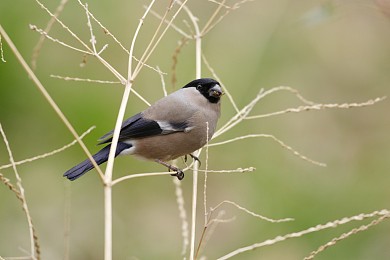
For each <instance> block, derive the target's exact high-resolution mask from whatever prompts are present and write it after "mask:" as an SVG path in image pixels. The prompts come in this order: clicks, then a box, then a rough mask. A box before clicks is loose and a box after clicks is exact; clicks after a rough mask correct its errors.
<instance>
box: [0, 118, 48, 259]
mask: <svg viewBox="0 0 390 260" xmlns="http://www.w3.org/2000/svg"><path fill="white" fill-rule="evenodd" d="M0 133H1V135H2V137H3V140H4V143H5V146H6V148H7V152H8V155H9V160H10V162H11V164H12V168H13V170H14V173H15V177H16V186H18V189H19V193H15V194H16V195H17V197H18V199H19V200H20V201H21V202H22V208H23V211H24V212H25V214H26V218H27V223H28V228H29V231H30V250H31V251H30V254H31V257H32V258H33V259H40V254H41V252H40V246H39V242H38V236H37V233H36V231H35V228H34V225H33V222H32V218H31V214H30V211H29V209H28V205H27V201H26V195H25V193H24V188H23V185H22V179H21V178H20V175H19V173H18V170H17V169H16V165H15V160H14V157H13V155H12V151H11V147H10V145H9V143H8V140H7V136H6V135H5V133H4V130H3V127H2V126H1V124H0ZM6 185H7V184H6ZM7 186H8V187H10V185H7ZM10 188H11V187H10ZM11 190H13V189H12V188H11ZM18 194H19V196H18Z"/></svg>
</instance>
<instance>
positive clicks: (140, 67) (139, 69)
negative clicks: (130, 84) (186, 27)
mask: <svg viewBox="0 0 390 260" xmlns="http://www.w3.org/2000/svg"><path fill="white" fill-rule="evenodd" d="M187 1H188V0H185V1H184V2H183V3H182V4H181V5H180V6H179V9H178V10H177V11H176V13H175V14H174V15H173V16H172V18H171V20H170V22H169V23H168V25H167V27H165V29H164V31H163V32H162V33H161V34H160V37H159V38H158V39H157V40H156V42H155V44H154V45H153V47H151V49H150V51H149V53H148V54H147V55H145V57H144V58H141V59H140V62H139V63H138V64H137V67H136V68H135V69H134V75H133V78H135V77H136V76H137V75H138V73H139V72H140V71H141V69H142V67H143V64H144V63H145V62H147V60H148V59H149V57H150V55H152V53H153V52H154V50H155V49H156V47H157V45H158V44H159V43H160V41H161V39H162V38H163V37H164V35H165V33H166V32H167V31H168V29H169V28H170V26H171V24H172V22H173V21H174V20H175V19H176V16H177V15H178V14H179V13H180V11H181V9H182V8H183V6H184V5H185V4H186V3H187ZM173 3H174V2H173V0H171V4H170V5H172V4H173ZM169 10H170V8H168V9H167V12H169ZM163 18H164V19H165V15H164V17H163ZM160 24H161V23H160ZM153 38H154V37H153ZM151 42H152V41H151ZM144 54H146V51H145V52H144ZM142 56H144V55H142Z"/></svg>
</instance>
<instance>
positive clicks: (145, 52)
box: [129, 0, 173, 78]
mask: <svg viewBox="0 0 390 260" xmlns="http://www.w3.org/2000/svg"><path fill="white" fill-rule="evenodd" d="M153 3H154V1H152V3H151V4H150V5H149V6H148V8H146V11H145V14H147V13H149V11H150V9H151V7H152V5H153ZM172 6H173V0H170V2H169V4H168V7H167V10H166V11H165V14H164V16H163V17H162V18H161V20H160V24H159V25H158V27H157V29H156V31H155V32H154V34H153V36H152V39H151V40H150V42H149V44H148V46H147V47H146V49H145V51H144V53H143V54H142V56H141V58H140V59H139V62H138V64H137V66H136V67H135V69H134V76H133V78H135V77H136V75H137V74H138V73H139V70H141V68H142V66H143V63H145V62H146V60H147V59H148V52H149V50H150V48H151V46H152V45H153V42H154V40H155V38H156V37H157V34H158V33H159V31H160V28H161V26H162V24H163V23H164V20H165V17H166V16H167V15H168V13H169V11H170V10H171V8H172ZM144 19H145V15H144V16H143V17H142V18H141V20H140V23H139V27H138V28H140V26H141V25H142V24H143V22H144ZM171 22H172V21H171ZM138 31H139V30H137V31H136V34H135V36H134V37H133V41H132V43H131V45H132V47H131V48H130V50H131V49H132V48H133V47H134V40H135V39H136V36H137V34H138ZM152 52H153V50H151V51H150V53H152ZM130 55H132V53H131V51H130ZM130 65H131V64H130ZM129 68H132V67H131V66H129Z"/></svg>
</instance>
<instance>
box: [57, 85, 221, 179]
mask: <svg viewBox="0 0 390 260" xmlns="http://www.w3.org/2000/svg"><path fill="white" fill-rule="evenodd" d="M222 95H223V91H222V88H221V85H220V83H219V82H218V81H216V80H214V79H212V78H200V79H195V80H193V81H191V82H189V83H188V84H186V85H185V86H184V87H182V88H180V89H178V90H177V91H175V92H173V93H171V94H169V95H167V96H165V97H163V98H161V99H160V100H158V101H157V102H156V103H154V104H153V105H151V106H149V107H148V108H147V109H146V110H144V111H143V112H140V113H138V114H136V115H134V116H132V117H130V118H128V119H126V120H125V121H124V122H123V123H122V126H121V130H120V134H119V140H118V144H117V148H116V151H115V157H117V156H120V155H133V156H135V157H137V158H140V159H146V160H150V161H154V162H157V163H159V164H161V165H164V166H165V167H167V168H168V169H169V170H172V171H173V172H175V173H174V174H172V176H176V177H177V178H178V179H179V180H182V179H183V178H184V173H183V171H182V170H181V169H179V168H177V167H175V166H173V165H171V164H169V161H172V160H174V159H176V158H179V157H182V156H184V157H185V160H186V159H187V155H190V156H191V157H192V158H193V159H194V160H197V161H199V159H198V158H197V157H196V156H194V155H193V154H192V153H193V152H194V151H196V150H198V149H200V148H202V147H203V146H204V145H205V144H206V143H207V142H208V141H209V140H210V139H211V137H212V136H213V134H214V132H215V129H216V126H217V122H218V119H219V117H220V115H221V97H222ZM113 133H114V130H111V131H110V132H108V133H107V134H105V135H103V136H102V137H101V138H100V139H99V140H98V141H99V143H98V144H99V145H101V144H105V145H106V146H105V147H104V148H102V149H101V150H100V151H98V152H97V153H96V154H94V155H93V156H92V157H93V159H94V160H95V162H96V163H97V164H98V165H100V164H102V163H104V162H106V161H107V160H108V155H109V153H110V148H111V142H112V138H113ZM199 162H200V161H199ZM93 168H94V166H93V164H92V162H91V161H90V160H89V159H86V160H85V161H83V162H81V163H79V164H78V165H76V166H74V167H73V168H71V169H69V170H68V171H66V172H65V173H64V175H63V176H64V177H66V178H68V179H69V180H71V181H73V180H76V179H78V178H79V177H81V176H82V175H84V174H85V173H86V172H88V171H90V170H92V169H93Z"/></svg>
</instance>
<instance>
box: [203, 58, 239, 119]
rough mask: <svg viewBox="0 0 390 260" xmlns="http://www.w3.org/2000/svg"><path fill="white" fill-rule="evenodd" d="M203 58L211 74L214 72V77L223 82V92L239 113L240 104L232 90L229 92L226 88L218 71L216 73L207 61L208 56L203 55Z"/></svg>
mask: <svg viewBox="0 0 390 260" xmlns="http://www.w3.org/2000/svg"><path fill="white" fill-rule="evenodd" d="M202 59H203V62H204V64H206V67H207V68H208V70H209V71H210V72H211V74H213V77H214V78H215V79H216V80H217V81H218V82H219V83H220V84H222V85H221V87H222V88H223V92H224V94H226V96H227V97H228V98H229V100H230V103H232V105H233V108H234V110H236V112H237V113H239V112H240V110H239V109H238V106H237V104H236V102H235V101H234V99H233V96H232V95H231V94H230V92H229V90H228V89H227V88H226V86H225V85H224V84H223V83H222V81H221V79H220V78H219V77H218V75H217V73H215V71H214V69H213V68H212V67H211V66H210V63H209V62H208V61H207V59H206V56H205V55H202Z"/></svg>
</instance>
